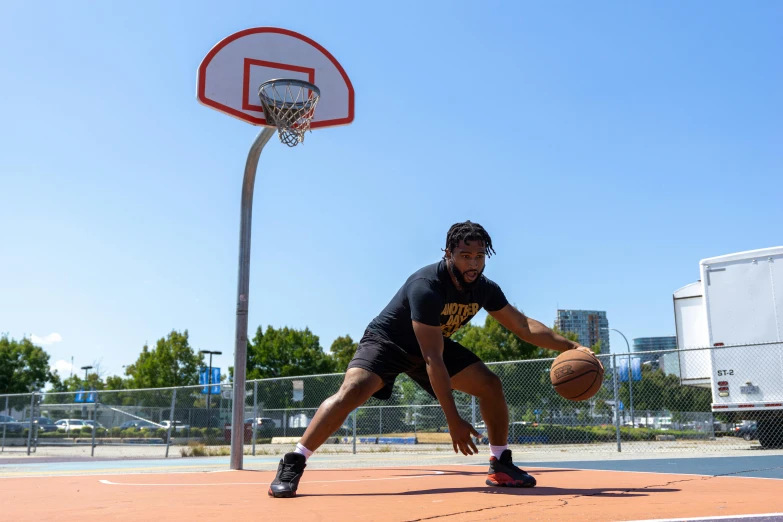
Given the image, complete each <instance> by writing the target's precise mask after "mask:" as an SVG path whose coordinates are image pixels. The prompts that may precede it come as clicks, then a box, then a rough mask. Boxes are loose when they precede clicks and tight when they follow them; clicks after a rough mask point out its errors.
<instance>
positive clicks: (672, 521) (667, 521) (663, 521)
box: [629, 513, 783, 522]
mask: <svg viewBox="0 0 783 522" xmlns="http://www.w3.org/2000/svg"><path fill="white" fill-rule="evenodd" d="M761 517H783V513H759V514H757V515H725V516H723V515H721V516H719V517H698V518H656V519H647V520H631V521H629V522H684V521H688V522H690V521H692V520H730V519H735V518H761Z"/></svg>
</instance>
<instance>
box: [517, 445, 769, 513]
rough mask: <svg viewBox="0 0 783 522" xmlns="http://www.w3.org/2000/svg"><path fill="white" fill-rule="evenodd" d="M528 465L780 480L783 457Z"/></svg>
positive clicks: (701, 458)
mask: <svg viewBox="0 0 783 522" xmlns="http://www.w3.org/2000/svg"><path fill="white" fill-rule="evenodd" d="M519 465H520V466H522V465H523V464H521V463H520V464H519ZM528 465H529V467H531V468H567V469H594V470H601V471H631V472H643V473H675V474H684V475H708V476H734V477H754V478H771V479H783V455H758V456H752V457H698V458H673V459H666V458H662V459H641V460H588V461H571V462H535V463H532V462H531V463H530V464H528ZM781 495H783V486H781ZM781 507H783V501H782V502H781Z"/></svg>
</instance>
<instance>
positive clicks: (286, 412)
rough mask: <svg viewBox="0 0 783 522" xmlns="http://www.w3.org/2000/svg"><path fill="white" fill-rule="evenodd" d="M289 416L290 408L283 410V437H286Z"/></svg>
mask: <svg viewBox="0 0 783 522" xmlns="http://www.w3.org/2000/svg"><path fill="white" fill-rule="evenodd" d="M287 416H288V408H286V409H285V410H283V437H285V431H286V430H285V428H286V426H285V425H286V417H287Z"/></svg>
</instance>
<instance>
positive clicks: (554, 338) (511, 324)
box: [489, 304, 592, 353]
mask: <svg viewBox="0 0 783 522" xmlns="http://www.w3.org/2000/svg"><path fill="white" fill-rule="evenodd" d="M489 315H491V316H492V317H494V318H495V319H497V320H498V322H499V323H500V324H502V325H503V326H505V327H506V328H508V329H509V330H511V331H512V332H513V333H514V334H515V335H516V336H517V337H519V338H520V339H522V340H523V341H527V342H529V343H530V344H534V345H536V346H540V347H541V348H547V349H549V350H556V351H558V352H565V351H566V350H574V349H576V348H584V347H583V346H581V345H580V344H579V343H577V342H574V341H569V340H568V339H566V338H565V337H563V336H562V335H559V334H557V333H556V332H555V331H553V330H552V329H551V328H548V327H546V326H544V325H543V324H541V323H539V322H538V321H536V320H535V319H531V318H529V317H526V316H525V315H524V314H523V313H522V312H520V311H519V310H517V309H516V308H514V307H513V306H511V305H510V304H507V305H506V306H504V307H503V308H501V309H500V310H498V311H496V312H489ZM584 349H585V350H587V351H589V352H590V353H592V351H591V350H589V349H587V348H584Z"/></svg>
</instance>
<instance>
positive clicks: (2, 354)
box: [0, 334, 54, 394]
mask: <svg viewBox="0 0 783 522" xmlns="http://www.w3.org/2000/svg"><path fill="white" fill-rule="evenodd" d="M53 378H54V375H53V374H52V372H51V371H50V370H49V354H48V353H46V352H45V351H44V349H43V348H41V347H40V346H36V345H34V344H33V343H32V341H30V340H29V339H22V340H21V341H16V340H14V339H9V338H8V335H5V334H4V335H2V336H0V394H5V393H29V392H31V391H33V390H38V389H41V388H43V387H44V385H45V384H46V383H47V382H51V381H52V379H53Z"/></svg>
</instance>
